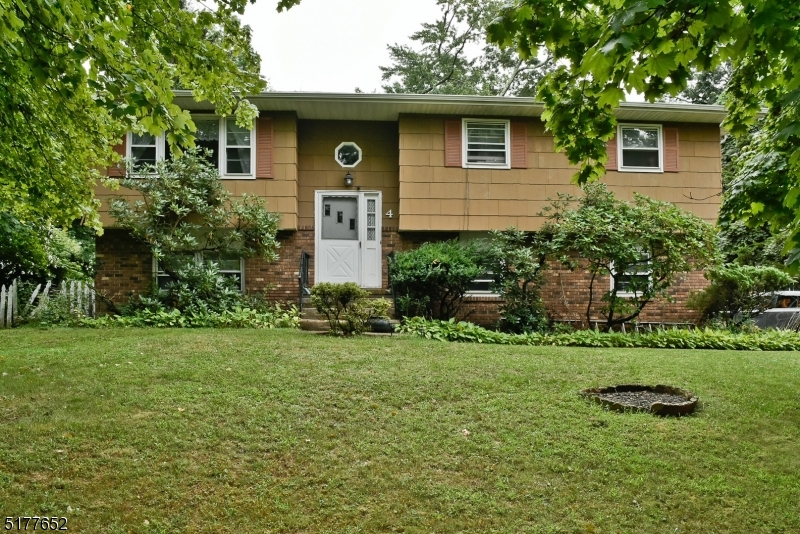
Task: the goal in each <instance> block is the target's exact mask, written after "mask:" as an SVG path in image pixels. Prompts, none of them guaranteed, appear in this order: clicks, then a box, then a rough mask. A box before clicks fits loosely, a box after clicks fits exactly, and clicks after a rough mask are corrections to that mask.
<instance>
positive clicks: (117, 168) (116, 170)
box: [108, 134, 128, 177]
mask: <svg viewBox="0 0 800 534" xmlns="http://www.w3.org/2000/svg"><path fill="white" fill-rule="evenodd" d="M127 145H128V134H125V135H123V136H122V142H121V143H119V144H117V145H114V152H116V153H117V154H119V155H120V156H121V157H123V158H124V157H126V156H127V155H128V146H127ZM108 175H109V176H114V177H120V176H125V162H124V161H120V162H118V163H116V164H115V165H112V166H111V167H109V168H108Z"/></svg>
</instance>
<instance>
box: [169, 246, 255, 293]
mask: <svg viewBox="0 0 800 534" xmlns="http://www.w3.org/2000/svg"><path fill="white" fill-rule="evenodd" d="M194 261H196V262H198V263H199V262H201V261H203V253H202V252H196V253H195V255H194ZM244 267H245V266H244V258H239V269H240V270H239V274H240V277H239V279H240V281H241V287H240V288H239V290H240V291H241V292H242V294H244V292H245V288H246V285H245V281H244ZM225 272H235V271H220V273H225ZM160 273H163V271H159V270H158V260H156V258H155V257H153V281H155V282H156V283H158V275H159V274H160Z"/></svg>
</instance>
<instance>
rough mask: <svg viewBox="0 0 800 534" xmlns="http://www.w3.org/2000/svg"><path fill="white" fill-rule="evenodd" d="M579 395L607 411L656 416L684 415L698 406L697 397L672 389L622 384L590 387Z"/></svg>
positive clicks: (669, 387)
mask: <svg viewBox="0 0 800 534" xmlns="http://www.w3.org/2000/svg"><path fill="white" fill-rule="evenodd" d="M581 395H583V396H584V397H587V398H589V399H591V400H593V401H594V402H596V403H598V404H600V405H602V406H605V407H606V408H608V409H610V410H617V411H619V412H650V413H654V414H656V415H664V416H666V415H675V416H680V415H687V414H690V413H692V412H694V410H695V408H696V407H697V397H696V396H694V395H693V394H692V393H689V392H688V391H684V390H682V389H679V388H676V387H672V386H664V385H658V386H644V385H641V384H625V385H620V386H610V387H605V388H589V389H584V390H583V391H581Z"/></svg>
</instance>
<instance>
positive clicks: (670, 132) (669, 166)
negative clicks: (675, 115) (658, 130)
mask: <svg viewBox="0 0 800 534" xmlns="http://www.w3.org/2000/svg"><path fill="white" fill-rule="evenodd" d="M678 171H680V168H679V165H678V129H677V128H664V172H678Z"/></svg>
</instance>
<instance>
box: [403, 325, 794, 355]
mask: <svg viewBox="0 0 800 534" xmlns="http://www.w3.org/2000/svg"><path fill="white" fill-rule="evenodd" d="M398 330H399V331H401V332H406V333H410V334H413V335H416V336H420V337H424V338H427V339H436V340H439V341H456V342H467V343H493V344H501V345H539V346H544V345H554V346H566V347H620V348H634V347H639V348H660V349H717V350H781V351H782V350H792V351H796V350H800V334H798V333H797V332H793V331H787V330H759V331H757V332H751V333H744V332H738V333H734V332H729V331H726V330H712V329H710V328H706V329H702V330H699V329H698V330H678V329H672V330H656V331H653V332H647V333H641V334H622V333H619V332H596V331H594V330H579V331H576V332H572V333H564V334H540V333H536V332H532V333H528V334H516V335H514V334H505V333H502V332H494V331H492V330H487V329H485V328H481V327H480V326H476V325H474V324H472V323H467V322H456V321H454V320H450V321H429V320H426V319H423V318H421V317H414V318H411V319H407V320H406V321H405V323H404V324H403V325H402V326H400V327H399V328H398Z"/></svg>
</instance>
